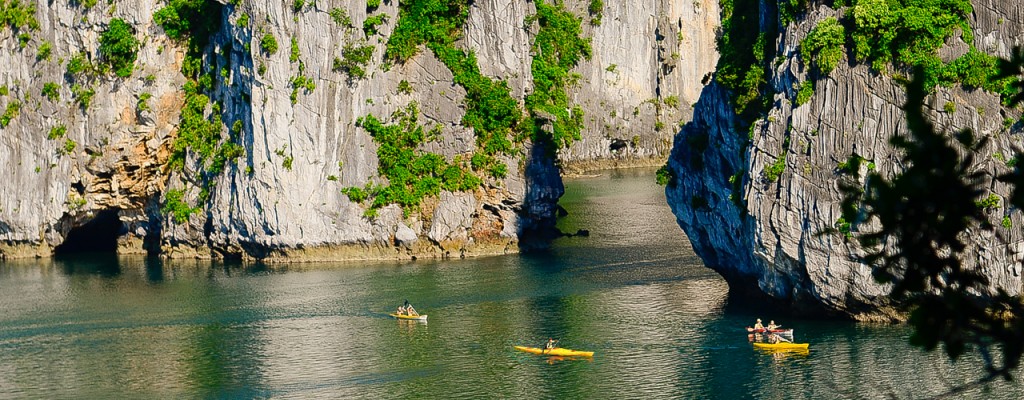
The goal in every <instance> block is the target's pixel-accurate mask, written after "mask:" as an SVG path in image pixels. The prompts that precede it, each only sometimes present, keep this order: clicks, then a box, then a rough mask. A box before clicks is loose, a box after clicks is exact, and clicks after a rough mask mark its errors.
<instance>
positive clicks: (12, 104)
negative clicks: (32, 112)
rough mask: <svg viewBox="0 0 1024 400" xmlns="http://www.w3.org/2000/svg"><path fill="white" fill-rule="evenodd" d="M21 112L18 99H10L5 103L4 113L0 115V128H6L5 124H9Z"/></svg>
mask: <svg viewBox="0 0 1024 400" xmlns="http://www.w3.org/2000/svg"><path fill="white" fill-rule="evenodd" d="M20 112H21V102H20V101H18V100H11V101H9V102H8V103H7V109H6V110H4V114H3V115H0V128H6V127H7V125H10V124H11V120H13V119H15V118H17V117H18V114H19V113H20Z"/></svg>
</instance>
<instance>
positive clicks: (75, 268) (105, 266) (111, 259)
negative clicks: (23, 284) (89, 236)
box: [53, 252, 121, 278]
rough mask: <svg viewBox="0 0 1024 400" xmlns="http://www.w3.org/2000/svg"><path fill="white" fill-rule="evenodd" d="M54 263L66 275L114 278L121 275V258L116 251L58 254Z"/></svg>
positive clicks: (54, 258)
mask: <svg viewBox="0 0 1024 400" xmlns="http://www.w3.org/2000/svg"><path fill="white" fill-rule="evenodd" d="M53 263H54V265H56V266H57V267H59V268H60V269H61V271H63V272H64V274H65V275H68V276H72V275H99V276H101V277H104V278H114V277H118V276H120V275H121V260H120V259H119V257H118V256H117V254H116V253H105V252H103V253H99V252H91V253H75V254H57V255H55V256H54V257H53Z"/></svg>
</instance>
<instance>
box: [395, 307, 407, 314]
mask: <svg viewBox="0 0 1024 400" xmlns="http://www.w3.org/2000/svg"><path fill="white" fill-rule="evenodd" d="M404 314H405V306H398V311H396V312H395V315H404Z"/></svg>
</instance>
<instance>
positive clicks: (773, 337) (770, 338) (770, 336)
mask: <svg viewBox="0 0 1024 400" xmlns="http://www.w3.org/2000/svg"><path fill="white" fill-rule="evenodd" d="M778 342H779V335H776V334H774V333H769V334H768V343H771V344H775V343H778Z"/></svg>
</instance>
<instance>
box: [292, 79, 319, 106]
mask: <svg viewBox="0 0 1024 400" xmlns="http://www.w3.org/2000/svg"><path fill="white" fill-rule="evenodd" d="M288 84H289V85H290V86H291V87H292V94H291V100H292V104H295V102H296V101H297V100H296V98H297V97H298V95H299V89H303V90H305V92H306V94H309V93H310V92H312V91H314V90H316V82H314V81H313V78H308V77H306V76H305V75H302V73H301V72H300V73H299V74H298V75H296V76H294V77H292V79H291V80H289V81H288Z"/></svg>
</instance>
